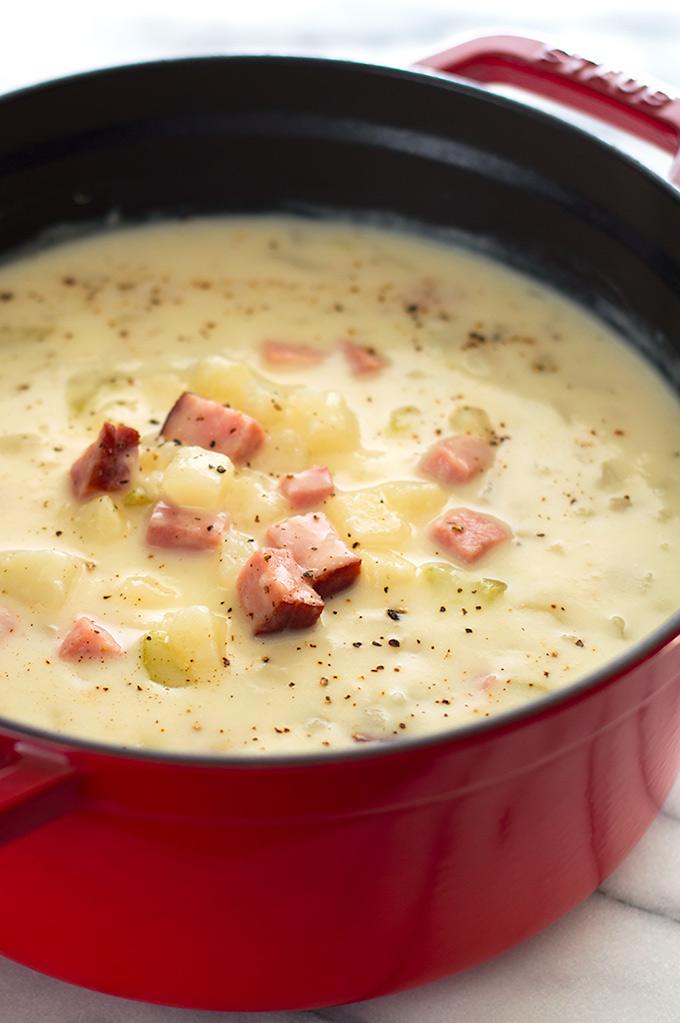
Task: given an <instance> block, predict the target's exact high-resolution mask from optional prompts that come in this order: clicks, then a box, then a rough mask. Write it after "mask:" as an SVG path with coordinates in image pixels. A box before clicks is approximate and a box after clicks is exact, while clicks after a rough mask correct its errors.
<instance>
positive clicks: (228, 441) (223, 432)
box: [161, 391, 264, 462]
mask: <svg viewBox="0 0 680 1023" xmlns="http://www.w3.org/2000/svg"><path fill="white" fill-rule="evenodd" d="M161 435H162V436H163V437H167V439H168V440H174V441H179V442H180V443H182V444H195V445H196V446H197V447H200V448H207V449H208V450H209V451H219V452H220V453H221V454H223V455H228V456H229V458H231V459H233V461H234V462H245V461H247V460H248V459H249V458H250V457H251V456H252V455H254V454H255V452H256V451H257V449H258V448H259V447H260V446H261V444H262V442H263V441H264V430H263V429H262V427H261V426H260V424H259V423H258V422H257V420H256V419H253V418H252V417H251V416H247V415H246V414H245V412H238V411H237V410H236V409H233V408H226V407H225V406H224V405H220V404H219V402H217V401H211V400H210V399H209V398H201V397H200V395H198V394H192V392H191V391H185V392H184V394H183V395H181V397H180V398H178V399H177V401H176V402H175V404H174V405H173V406H172V408H171V409H170V412H169V413H168V417H167V419H166V420H165V422H164V423H163V426H162V427H161Z"/></svg>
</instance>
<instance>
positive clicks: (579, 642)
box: [576, 639, 584, 646]
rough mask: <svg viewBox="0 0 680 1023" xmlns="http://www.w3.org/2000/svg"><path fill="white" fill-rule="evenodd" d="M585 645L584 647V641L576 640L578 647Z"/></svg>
mask: <svg viewBox="0 0 680 1023" xmlns="http://www.w3.org/2000/svg"><path fill="white" fill-rule="evenodd" d="M583 645H584V643H583V640H582V639H577V640H576V646H583Z"/></svg>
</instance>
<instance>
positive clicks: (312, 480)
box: [279, 465, 333, 508]
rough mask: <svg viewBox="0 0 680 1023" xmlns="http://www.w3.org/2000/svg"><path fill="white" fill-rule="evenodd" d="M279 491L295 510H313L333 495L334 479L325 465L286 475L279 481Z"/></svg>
mask: <svg viewBox="0 0 680 1023" xmlns="http://www.w3.org/2000/svg"><path fill="white" fill-rule="evenodd" d="M279 490H280V491H281V493H282V494H283V496H284V497H285V498H286V500H287V501H288V502H289V503H290V504H291V505H292V507H293V508H311V507H312V505H314V504H319V502H321V501H325V499H326V498H327V497H330V495H331V494H332V493H333V478H332V476H331V474H330V472H329V471H328V469H327V468H326V466H325V465H315V466H314V467H313V468H311V469H303V470H302V472H288V473H286V475H285V476H282V477H281V479H280V480H279Z"/></svg>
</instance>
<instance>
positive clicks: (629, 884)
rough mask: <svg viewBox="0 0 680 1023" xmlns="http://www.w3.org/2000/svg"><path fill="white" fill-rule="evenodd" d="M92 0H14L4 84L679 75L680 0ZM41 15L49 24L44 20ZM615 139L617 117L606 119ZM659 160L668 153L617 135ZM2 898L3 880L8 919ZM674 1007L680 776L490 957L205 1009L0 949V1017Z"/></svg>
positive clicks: (679, 974)
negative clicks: (400, 72) (460, 967)
mask: <svg viewBox="0 0 680 1023" xmlns="http://www.w3.org/2000/svg"><path fill="white" fill-rule="evenodd" d="M455 6H456V5H455V2H454V0H419V2H418V3H417V4H414V3H412V2H411V0H408V2H407V0H344V2H340V0H337V2H333V0H326V2H325V3H324V4H319V3H318V2H317V0H287V3H286V4H285V5H284V4H282V3H281V2H280V0H251V3H249V4H247V5H245V4H237V3H229V0H226V2H225V0H192V2H191V3H190V4H187V3H186V2H184V0H117V2H116V3H115V4H112V5H110V6H107V7H106V8H105V9H103V8H102V7H101V6H100V5H93V4H86V3H84V2H83V0H62V2H61V3H59V4H50V5H47V4H44V3H42V2H41V0H28V2H24V3H22V4H14V5H12V13H11V14H5V15H4V20H3V25H2V33H1V34H0V91H5V90H7V89H11V88H14V87H17V86H20V85H25V84H28V83H30V82H34V81H37V80H40V79H44V78H50V77H54V76H57V75H60V74H65V73H68V72H70V71H76V70H82V69H85V68H89V67H95V66H102V65H106V64H117V63H124V62H127V61H134V60H142V59H152V58H155V57H164V56H178V55H186V54H198V53H221V52H223V53H229V52H231V53H235V52H240V53H247V52H282V53H298V54H320V55H325V56H334V57H349V58H358V59H365V60H375V61H379V62H383V63H392V64H400V65H408V64H409V63H411V62H412V61H413V60H415V59H417V58H418V57H420V56H424V55H426V54H428V53H431V52H435V51H436V50H438V49H441V47H442V45H443V43H444V42H446V40H447V39H448V38H450V37H452V36H459V37H462V36H468V37H473V36H475V35H481V34H489V33H492V32H495V31H506V32H513V31H514V32H518V33H521V32H524V33H525V34H529V35H532V36H534V37H537V38H544V39H547V40H549V41H550V42H552V43H554V44H557V45H560V46H563V47H565V48H570V49H573V50H576V51H578V52H580V53H582V54H584V55H587V56H590V57H593V58H597V59H599V60H601V61H603V62H607V63H609V64H613V65H615V66H616V68H617V69H618V68H623V69H625V70H626V71H629V72H630V73H633V74H635V73H637V74H641V73H644V72H645V71H647V72H650V73H651V74H653V75H655V76H657V77H659V78H662V79H666V80H667V81H671V82H672V81H673V80H675V82H676V83H677V85H678V87H679V89H680V61H679V60H678V57H679V56H680V6H679V5H678V3H677V0H649V2H648V3H647V4H645V5H640V3H639V0H599V2H598V3H597V4H593V3H592V2H591V0H569V3H568V4H565V9H567V10H568V12H569V13H568V14H566V13H564V11H562V10H560V7H561V5H549V4H546V3H541V2H539V0H515V2H514V3H513V4H512V14H509V13H508V10H509V8H508V9H506V4H505V3H504V0H476V2H475V4H474V5H470V6H469V7H468V8H467V9H466V10H458V11H456V10H455ZM36 26H39V28H38V30H36ZM602 134H603V135H605V136H606V137H607V138H610V139H617V138H618V136H617V135H616V133H613V132H608V131H602ZM623 144H624V145H625V146H626V148H628V149H630V150H631V151H632V152H634V153H635V154H636V155H638V156H639V157H640V158H641V159H646V160H647V161H648V162H649V163H650V164H651V165H652V166H653V167H654V168H655V169H658V170H659V171H661V172H663V171H664V170H665V168H666V167H667V165H668V162H669V161H668V157H667V156H665V155H664V156H657V155H652V153H651V151H649V150H648V149H647V148H646V147H643V146H642V145H636V144H631V143H627V142H625V143H623ZM1 927H2V902H1V895H0V928H1ZM416 1019H417V1020H418V1021H419V1023H448V1021H449V1020H451V1021H453V1020H454V1019H455V1020H456V1021H464V1023H488V1021H489V1020H493V1023H572V1021H573V1023H576V1021H578V1023H680V782H678V783H677V784H676V786H675V788H674V790H673V792H672V794H671V796H670V798H669V799H668V801H667V803H666V806H665V808H664V810H663V811H662V812H661V814H660V815H659V817H658V819H657V820H656V822H655V823H654V825H653V826H652V828H651V829H650V831H649V832H648V833H647V835H646V836H645V838H644V839H643V840H642V841H641V842H640V844H639V845H638V847H637V848H636V849H635V850H634V851H633V853H632V854H631V856H630V857H629V858H628V859H627V860H626V862H625V863H624V864H623V866H622V867H620V868H619V870H618V871H617V872H616V873H615V874H614V875H613V876H612V877H611V878H609V879H608V880H607V881H606V883H605V884H604V885H603V886H602V887H601V888H600V890H599V891H598V892H596V893H595V894H594V895H593V896H591V898H590V899H588V900H587V902H585V903H584V904H583V905H581V906H580V907H579V908H577V909H575V910H574V911H573V912H572V913H570V914H569V915H568V916H567V917H565V918H564V919H562V920H561V921H559V922H558V923H556V924H554V925H553V926H552V927H551V928H549V929H548V930H547V931H545V932H544V933H543V934H541V935H539V936H538V937H536V938H534V939H532V940H531V941H529V942H527V943H525V944H524V945H522V946H520V947H519V948H516V949H514V950H512V951H510V952H507V953H506V954H505V955H503V956H500V957H499V958H498V959H496V960H494V961H493V962H491V963H488V964H486V965H485V966H481V967H478V968H477V969H476V970H472V971H470V972H469V973H466V974H463V975H461V976H458V977H452V978H449V979H448V980H443V981H440V982H439V983H436V984H431V985H429V986H427V987H423V988H419V989H416V990H414V991H410V992H407V993H405V994H400V995H395V996H391V997H388V998H381V999H377V1000H375V1001H372V1002H364V1003H360V1004H356V1005H352V1006H347V1007H339V1008H333V1009H326V1010H323V1011H320V1012H309V1013H276V1014H259V1013H256V1014H246V1013H204V1012H190V1011H182V1010H178V1009H165V1008H160V1007H156V1006H150V1005H142V1004H140V1003H133V1002H127V1001H123V1000H120V999H115V998H110V997H107V996H103V995H98V994H95V993H93V992H90V991H84V990H81V989H79V988H74V987H71V986H69V985H67V984H62V983H60V982H58V981H54V980H51V979H49V978H47V977H43V976H40V975H38V974H35V973H33V972H32V971H30V970H27V969H26V968H24V967H22V966H18V965H16V964H15V963H11V962H9V961H7V960H3V959H0V1023H38V1021H42V1023H241V1021H243V1023H246V1021H247V1023H314V1021H315V1020H323V1021H326V1023H412V1021H413V1020H416Z"/></svg>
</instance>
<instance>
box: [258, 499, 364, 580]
mask: <svg viewBox="0 0 680 1023" xmlns="http://www.w3.org/2000/svg"><path fill="white" fill-rule="evenodd" d="M267 543H268V544H271V546H272V547H285V548H286V550H289V551H290V553H291V554H292V555H293V557H294V558H295V560H296V561H297V563H298V565H300V567H301V568H302V570H303V572H304V574H305V578H306V579H308V580H309V582H310V583H311V585H312V586H313V587H314V589H315V590H316V591H317V593H320V594H321V596H322V597H328V596H330V595H331V594H332V593H337V592H338V591H339V590H344V589H345V587H346V586H350V585H351V584H352V583H353V582H354V580H355V579H356V578H357V576H358V575H359V572H360V570H361V558H360V557H358V555H356V554H354V552H353V551H351V550H350V549H349V547H348V546H347V544H346V543H344V542H343V541H342V540H341V539H340V537H339V536H338V534H337V533H336V532H335V530H334V529H333V527H332V526H331V524H330V522H329V521H328V519H327V518H326V516H325V515H322V514H321V512H311V513H310V514H309V515H294V516H293V517H292V518H290V519H284V521H283V522H277V523H275V524H274V525H273V526H270V527H269V529H268V530H267Z"/></svg>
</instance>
